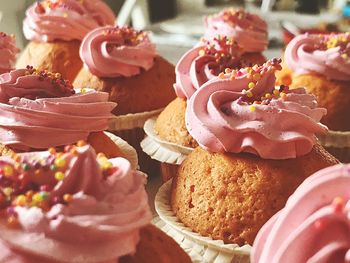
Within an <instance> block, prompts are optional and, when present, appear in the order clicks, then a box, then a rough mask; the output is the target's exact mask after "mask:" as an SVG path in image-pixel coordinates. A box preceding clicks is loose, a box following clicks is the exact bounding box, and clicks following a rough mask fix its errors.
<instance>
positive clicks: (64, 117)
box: [0, 68, 116, 150]
mask: <svg viewBox="0 0 350 263" xmlns="http://www.w3.org/2000/svg"><path fill="white" fill-rule="evenodd" d="M55 76H57V75H55V74H52V73H47V72H40V71H36V70H34V69H32V68H29V69H18V70H14V71H11V72H10V73H5V74H3V75H1V76H0V110H1V112H2V114H1V118H0V142H1V143H3V144H5V145H11V146H12V147H14V148H18V149H22V150H25V149H27V148H28V147H30V148H36V149H42V148H48V147H51V146H59V145H65V144H70V143H74V142H76V141H78V140H82V139H83V140H86V139H87V137H88V135H89V134H90V133H91V132H94V131H103V130H106V129H107V127H108V120H109V119H110V118H111V117H112V116H113V115H112V114H111V111H112V110H113V108H114V107H115V106H116V104H115V103H113V102H108V94H107V93H104V92H96V91H90V92H87V93H78V94H74V90H73V89H72V88H73V87H72V86H71V85H70V84H69V83H68V82H67V81H64V80H63V79H62V77H60V76H59V75H58V77H55Z"/></svg>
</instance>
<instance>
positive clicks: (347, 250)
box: [251, 164, 350, 263]
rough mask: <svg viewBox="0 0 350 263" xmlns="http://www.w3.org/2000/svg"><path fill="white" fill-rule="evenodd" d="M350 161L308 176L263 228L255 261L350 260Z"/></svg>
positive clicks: (331, 262)
mask: <svg viewBox="0 0 350 263" xmlns="http://www.w3.org/2000/svg"><path fill="white" fill-rule="evenodd" d="M349 185H350V165H343V164H340V165H336V166H333V167H329V168H326V169H323V170H321V171H318V172H317V173H316V174H314V175H312V176H310V177H309V178H307V179H306V180H305V181H304V182H303V183H302V184H301V185H300V186H299V187H298V189H297V190H296V191H295V193H294V194H293V195H292V196H291V197H289V199H288V201H287V204H286V206H285V207H284V208H283V209H282V210H281V211H279V212H278V213H277V214H276V215H274V216H273V217H272V218H271V219H270V220H269V221H268V222H267V223H266V224H265V225H264V226H263V228H262V229H261V230H260V232H259V233H258V236H257V237H256V239H255V241H254V246H253V251H252V255H251V262H252V263H259V262H262V263H265V262H271V263H279V262H285V263H292V262H293V263H294V262H308V263H316V262H317V263H320V262H322V263H335V262H350V239H349V236H350V220H349V213H350V202H349V200H350V194H349Z"/></svg>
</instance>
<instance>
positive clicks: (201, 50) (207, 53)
mask: <svg viewBox="0 0 350 263" xmlns="http://www.w3.org/2000/svg"><path fill="white" fill-rule="evenodd" d="M240 56H241V49H240V48H239V47H238V45H237V43H236V42H234V41H233V40H232V39H229V38H227V37H220V38H214V39H213V41H205V42H204V43H201V44H200V45H199V46H198V47H194V48H192V49H191V50H189V51H188V52H187V53H185V55H183V57H182V58H181V59H180V61H179V62H178V64H177V65H176V68H175V73H176V83H175V84H174V89H175V91H176V94H177V96H178V97H180V98H187V99H189V98H190V97H191V96H192V94H193V93H194V92H195V91H196V90H197V89H199V87H200V86H202V85H203V84H204V83H205V82H207V81H208V80H210V79H212V78H213V77H215V76H217V75H219V73H220V72H222V71H224V70H225V69H226V68H240V67H241V62H240Z"/></svg>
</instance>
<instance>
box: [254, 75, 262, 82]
mask: <svg viewBox="0 0 350 263" xmlns="http://www.w3.org/2000/svg"><path fill="white" fill-rule="evenodd" d="M260 78H261V75H260V74H258V73H257V74H254V75H253V79H254V80H255V81H257V80H259V79H260Z"/></svg>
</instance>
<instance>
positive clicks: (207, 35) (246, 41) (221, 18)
mask: <svg viewBox="0 0 350 263" xmlns="http://www.w3.org/2000/svg"><path fill="white" fill-rule="evenodd" d="M204 26H205V31H204V36H203V38H204V39H206V40H211V39H214V38H217V37H218V36H226V37H228V38H232V39H234V40H235V41H237V43H238V46H239V47H240V48H242V50H243V52H244V56H243V58H244V59H246V60H247V61H255V62H256V63H253V64H252V65H255V64H262V63H264V62H265V61H266V59H265V57H264V55H263V54H262V52H263V51H265V50H266V49H267V46H268V43H269V41H268V33H267V24H266V22H265V21H264V20H263V19H262V18H260V17H259V16H257V15H255V14H251V13H248V12H246V11H245V10H243V9H235V8H226V9H224V10H222V11H221V12H219V13H217V14H214V15H211V16H207V17H206V18H205V20H204ZM252 65H250V66H252Z"/></svg>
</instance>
